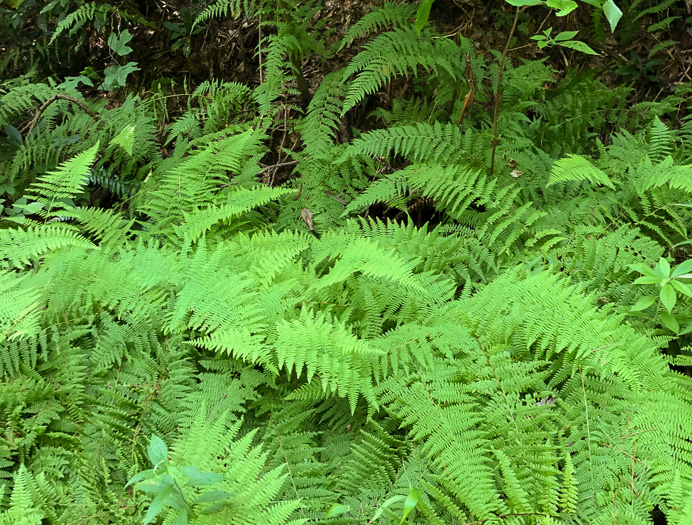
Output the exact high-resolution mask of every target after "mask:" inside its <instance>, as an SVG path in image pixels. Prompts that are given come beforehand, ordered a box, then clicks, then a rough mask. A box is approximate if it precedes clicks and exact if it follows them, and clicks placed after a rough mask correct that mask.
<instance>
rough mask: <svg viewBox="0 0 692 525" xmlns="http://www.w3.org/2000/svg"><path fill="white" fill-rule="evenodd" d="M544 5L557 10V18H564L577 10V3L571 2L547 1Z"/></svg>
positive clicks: (568, 0) (560, 0)
mask: <svg viewBox="0 0 692 525" xmlns="http://www.w3.org/2000/svg"><path fill="white" fill-rule="evenodd" d="M546 5H547V6H548V7H552V8H553V9H557V13H555V14H556V15H557V16H566V15H568V14H570V13H571V12H572V11H574V10H575V9H576V8H577V3H576V2H574V1H573V0H548V1H547V2H546Z"/></svg>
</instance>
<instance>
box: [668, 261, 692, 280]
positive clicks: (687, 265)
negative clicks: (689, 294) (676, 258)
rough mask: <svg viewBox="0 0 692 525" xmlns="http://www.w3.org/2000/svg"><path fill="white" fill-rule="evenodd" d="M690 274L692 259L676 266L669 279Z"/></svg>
mask: <svg viewBox="0 0 692 525" xmlns="http://www.w3.org/2000/svg"><path fill="white" fill-rule="evenodd" d="M689 272H692V259H688V260H687V261H685V262H682V263H680V264H678V265H677V266H676V267H675V269H674V270H673V273H671V274H670V276H671V277H680V276H681V275H683V274H686V273H689Z"/></svg>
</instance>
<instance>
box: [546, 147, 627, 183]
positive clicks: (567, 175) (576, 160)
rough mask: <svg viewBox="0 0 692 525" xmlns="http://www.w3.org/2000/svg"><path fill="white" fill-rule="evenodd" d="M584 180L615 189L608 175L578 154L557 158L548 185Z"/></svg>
mask: <svg viewBox="0 0 692 525" xmlns="http://www.w3.org/2000/svg"><path fill="white" fill-rule="evenodd" d="M585 180H586V181H589V182H591V183H592V184H602V185H604V186H607V187H609V188H612V189H615V186H614V185H613V182H612V181H611V180H610V178H609V177H608V175H606V174H605V173H604V172H602V171H601V170H600V169H598V168H596V167H595V166H594V165H593V164H591V162H589V160H588V159H586V158H584V157H582V156H580V155H568V156H567V157H565V158H564V159H560V160H558V161H557V162H556V163H555V165H554V166H553V171H552V173H551V174H550V179H549V180H548V186H552V185H553V184H558V183H561V182H582V181H585Z"/></svg>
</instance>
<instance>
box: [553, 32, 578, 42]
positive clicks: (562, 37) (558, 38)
mask: <svg viewBox="0 0 692 525" xmlns="http://www.w3.org/2000/svg"><path fill="white" fill-rule="evenodd" d="M577 33H579V31H562V32H561V33H558V34H557V35H555V42H562V41H563V40H572V39H573V38H574V37H575V36H577Z"/></svg>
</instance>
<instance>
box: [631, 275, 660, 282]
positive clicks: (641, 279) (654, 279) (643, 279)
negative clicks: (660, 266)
mask: <svg viewBox="0 0 692 525" xmlns="http://www.w3.org/2000/svg"><path fill="white" fill-rule="evenodd" d="M662 280H663V279H661V278H660V277H650V276H648V275H645V276H644V277H639V278H638V279H637V280H635V281H634V284H656V283H660V282H661V281H662Z"/></svg>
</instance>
